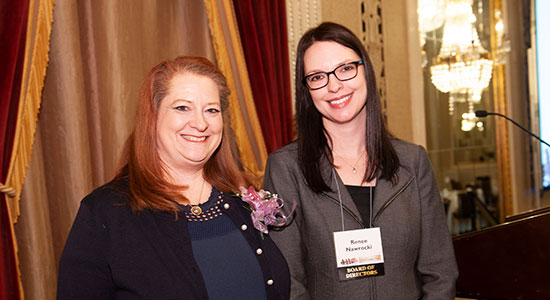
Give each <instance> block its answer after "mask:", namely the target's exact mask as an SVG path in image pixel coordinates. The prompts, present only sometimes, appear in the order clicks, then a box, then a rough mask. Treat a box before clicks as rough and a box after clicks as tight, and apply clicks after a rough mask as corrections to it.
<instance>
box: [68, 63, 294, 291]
mask: <svg viewBox="0 0 550 300" xmlns="http://www.w3.org/2000/svg"><path fill="white" fill-rule="evenodd" d="M228 94H229V89H228V87H227V84H226V81H225V78H224V77H223V75H222V74H221V73H220V72H219V70H218V69H217V68H216V67H214V65H213V64H212V63H211V62H210V61H208V60H207V59H204V58H199V57H179V58H176V59H175V60H172V61H165V62H163V63H160V64H159V65H157V66H155V67H154V68H153V69H152V70H151V71H150V72H149V73H148V74H147V76H146V78H145V80H144V82H143V85H142V90H141V93H140V99H139V104H138V109H137V116H136V128H135V131H134V132H133V134H132V135H131V137H130V139H129V141H128V145H127V149H126V151H125V155H124V157H123V160H124V161H125V164H124V167H123V168H121V169H120V170H119V171H118V173H117V175H116V177H115V179H114V180H113V181H112V182H109V183H107V184H105V185H103V186H101V187H99V188H98V189H96V190H95V191H93V192H92V193H91V194H90V195H88V196H87V197H85V198H84V199H83V200H82V203H81V206H80V209H79V211H78V215H77V217H76V220H75V221H74V224H73V227H72V229H71V232H70V234H69V237H68V240H67V243H66V245H65V249H64V251H63V255H62V257H61V261H60V268H59V283H58V299H254V300H256V299H288V295H289V273H288V267H287V265H286V262H285V259H284V258H283V256H282V254H281V253H280V252H279V250H278V249H277V247H276V246H275V244H274V243H273V242H272V241H271V239H270V238H269V236H261V234H260V232H259V231H257V230H256V229H254V226H253V223H252V220H251V219H250V213H249V212H248V211H247V210H246V209H245V208H243V202H242V201H241V200H240V199H238V198H236V197H235V196H233V194H232V191H238V190H239V186H240V185H243V184H245V179H244V178H243V176H242V174H241V173H240V172H239V170H238V168H237V166H236V164H235V162H234V160H233V157H232V154H231V151H230V146H229V140H228V139H229V127H228V126H229V125H228V124H229V116H228V113H227V106H228V98H227V97H228Z"/></svg>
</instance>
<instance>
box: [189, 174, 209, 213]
mask: <svg viewBox="0 0 550 300" xmlns="http://www.w3.org/2000/svg"><path fill="white" fill-rule="evenodd" d="M205 181H206V180H204V179H203V180H202V185H201V193H200V194H199V203H200V202H201V199H202V189H203V188H204V182H205ZM191 213H192V214H193V215H195V216H199V215H200V214H202V208H201V207H200V206H199V205H193V206H191Z"/></svg>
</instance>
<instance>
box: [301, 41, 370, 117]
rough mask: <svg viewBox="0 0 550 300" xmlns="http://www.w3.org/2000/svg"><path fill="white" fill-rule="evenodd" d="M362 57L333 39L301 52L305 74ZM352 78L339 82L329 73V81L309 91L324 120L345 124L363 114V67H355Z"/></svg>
mask: <svg viewBox="0 0 550 300" xmlns="http://www.w3.org/2000/svg"><path fill="white" fill-rule="evenodd" d="M359 60H361V57H360V56H359V55H358V54H357V53H355V51H353V50H352V49H350V48H347V47H344V46H342V45H341V44H338V43H336V42H332V41H319V42H315V43H313V45H311V46H310V47H309V48H308V49H307V50H306V51H305V54H304V76H307V75H310V74H313V73H316V72H331V71H333V70H334V69H335V68H337V67H338V66H341V65H343V64H345V63H350V62H355V61H359ZM357 68H358V70H357V76H355V78H353V79H350V80H346V81H340V80H338V79H337V78H336V76H334V74H331V75H330V76H329V81H328V84H327V85H326V86H325V87H323V88H320V89H317V90H309V93H310V95H311V98H312V100H313V104H314V105H315V107H316V108H317V110H318V111H319V112H320V113H321V115H322V116H323V123H325V122H332V123H335V124H346V123H349V122H352V121H354V120H356V119H358V118H357V116H359V115H361V114H364V115H365V117H366V111H365V110H364V109H363V108H364V107H365V102H366V100H367V81H366V79H365V75H364V74H365V71H364V66H361V65H359V66H357Z"/></svg>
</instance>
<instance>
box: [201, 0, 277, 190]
mask: <svg viewBox="0 0 550 300" xmlns="http://www.w3.org/2000/svg"><path fill="white" fill-rule="evenodd" d="M204 3H205V6H206V13H207V15H208V24H209V27H210V34H211V36H212V44H213V47H214V52H215V53H216V58H217V64H218V68H219V69H220V70H221V71H222V73H223V74H224V75H225V77H226V78H227V84H228V85H229V88H230V89H231V95H230V96H229V111H230V115H231V127H232V129H233V131H234V134H235V141H236V144H237V148H238V149H239V157H240V159H241V163H242V164H243V167H244V169H245V171H247V172H248V173H250V174H251V175H253V176H254V177H256V178H258V179H259V178H261V176H262V175H263V172H264V167H265V163H266V161H267V150H266V147H265V142H264V138H263V135H262V130H261V127H260V122H259V120H258V115H257V114H256V107H255V104H254V100H253V96H252V89H251V87H250V81H249V77H248V70H247V68H246V62H245V58H244V52H243V49H242V44H241V40H240V36H239V28H238V26H237V21H236V18H235V11H234V8H233V3H232V2H231V1H230V0H204Z"/></svg>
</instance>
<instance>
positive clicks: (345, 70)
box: [302, 60, 363, 90]
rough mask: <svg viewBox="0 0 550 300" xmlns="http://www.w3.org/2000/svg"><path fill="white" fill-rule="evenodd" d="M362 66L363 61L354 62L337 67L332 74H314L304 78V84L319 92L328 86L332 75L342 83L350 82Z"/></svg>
mask: <svg viewBox="0 0 550 300" xmlns="http://www.w3.org/2000/svg"><path fill="white" fill-rule="evenodd" d="M362 64H363V61H362V60H358V61H352V62H349V63H345V64H343V65H340V66H338V67H336V69H334V70H333V71H332V72H317V73H313V74H310V75H307V76H306V77H304V78H303V79H302V83H303V84H305V85H306V86H307V87H308V88H309V89H310V90H318V89H320V88H324V87H325V86H327V84H328V80H329V76H330V74H334V76H335V77H336V78H337V79H338V80H340V81H346V80H350V79H353V78H355V76H357V69H358V68H359V66H360V65H362Z"/></svg>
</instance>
